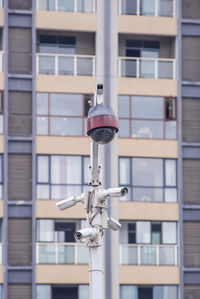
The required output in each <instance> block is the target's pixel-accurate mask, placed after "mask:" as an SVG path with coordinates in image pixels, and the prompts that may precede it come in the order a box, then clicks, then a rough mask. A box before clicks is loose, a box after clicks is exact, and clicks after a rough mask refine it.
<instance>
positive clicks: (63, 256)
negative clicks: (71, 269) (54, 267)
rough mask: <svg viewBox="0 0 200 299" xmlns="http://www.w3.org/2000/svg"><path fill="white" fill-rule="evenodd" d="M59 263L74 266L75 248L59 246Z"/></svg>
mask: <svg viewBox="0 0 200 299" xmlns="http://www.w3.org/2000/svg"><path fill="white" fill-rule="evenodd" d="M58 263H59V264H74V246H68V245H58Z"/></svg>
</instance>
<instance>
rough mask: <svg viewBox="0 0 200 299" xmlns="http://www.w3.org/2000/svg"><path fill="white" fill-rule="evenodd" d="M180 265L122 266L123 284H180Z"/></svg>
mask: <svg viewBox="0 0 200 299" xmlns="http://www.w3.org/2000/svg"><path fill="white" fill-rule="evenodd" d="M179 282H180V278H179V267H175V266H174V267H171V266H164V267H163V266H157V267H156V266H152V267H150V266H120V283H121V284H144V285H147V284H152V285H158V284H163V285H165V284H179Z"/></svg>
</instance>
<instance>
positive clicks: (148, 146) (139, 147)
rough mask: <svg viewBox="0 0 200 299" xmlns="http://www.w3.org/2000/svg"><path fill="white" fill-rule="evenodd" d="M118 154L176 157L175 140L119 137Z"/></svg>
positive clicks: (176, 143) (176, 145) (176, 144)
mask: <svg viewBox="0 0 200 299" xmlns="http://www.w3.org/2000/svg"><path fill="white" fill-rule="evenodd" d="M118 152H119V156H134V157H157V158H177V157H178V141H177V140H155V139H154V140H151V139H149V140H142V139H140V140H137V139H130V138H120V139H119V148H118Z"/></svg>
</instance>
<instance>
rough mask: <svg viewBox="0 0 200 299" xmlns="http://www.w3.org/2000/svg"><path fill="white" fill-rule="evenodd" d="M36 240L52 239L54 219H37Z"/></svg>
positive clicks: (48, 240)
mask: <svg viewBox="0 0 200 299" xmlns="http://www.w3.org/2000/svg"><path fill="white" fill-rule="evenodd" d="M37 241H39V242H53V241H54V221H53V220H51V219H40V220H37Z"/></svg>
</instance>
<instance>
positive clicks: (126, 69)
mask: <svg viewBox="0 0 200 299" xmlns="http://www.w3.org/2000/svg"><path fill="white" fill-rule="evenodd" d="M136 65H137V64H136V60H132V59H122V60H121V76H122V77H136V73H137V72H136Z"/></svg>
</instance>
